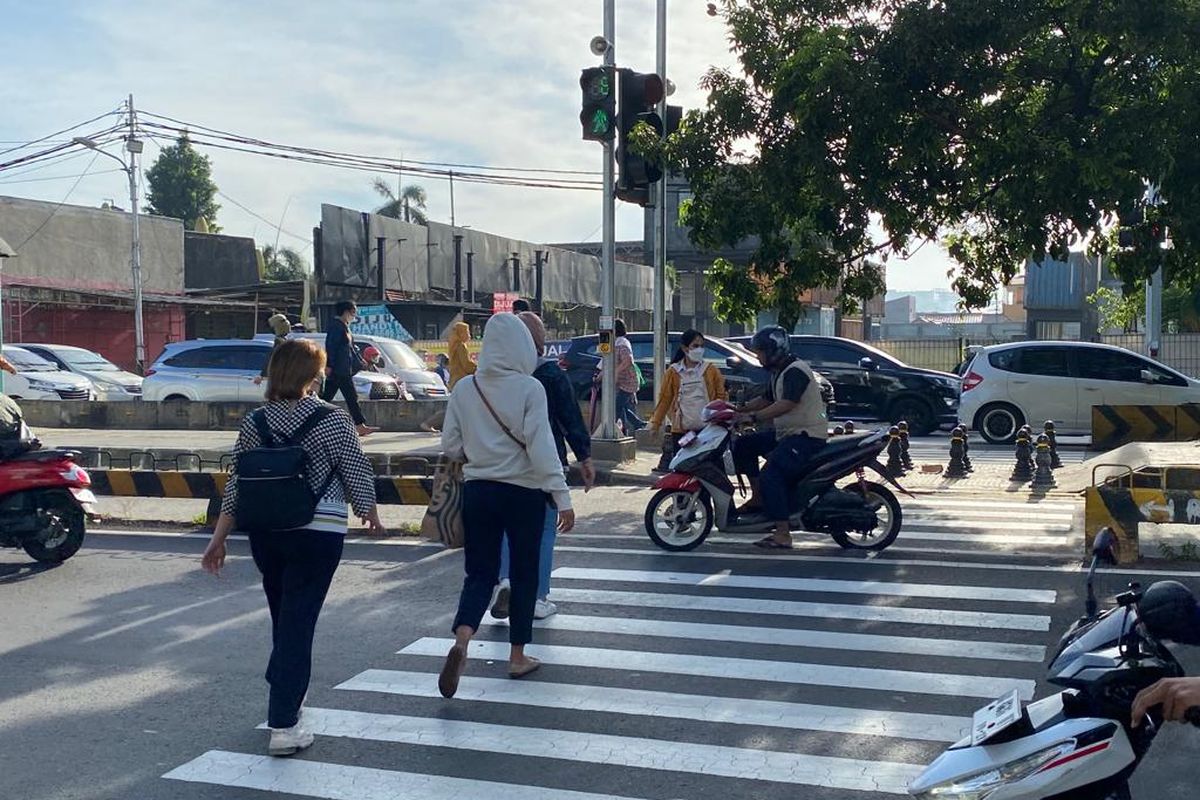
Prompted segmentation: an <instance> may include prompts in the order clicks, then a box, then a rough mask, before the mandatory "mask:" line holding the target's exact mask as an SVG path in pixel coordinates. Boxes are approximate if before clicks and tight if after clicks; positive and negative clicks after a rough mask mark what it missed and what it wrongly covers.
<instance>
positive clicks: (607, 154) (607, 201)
mask: <svg viewBox="0 0 1200 800" xmlns="http://www.w3.org/2000/svg"><path fill="white" fill-rule="evenodd" d="M616 36H617V11H616V0H604V38H605V40H606V41H607V42H608V46H607V47H606V48H605V50H604V66H606V67H615V66H616V64H617V55H616ZM603 149H604V154H603V158H604V193H603V195H604V206H603V216H602V220H603V224H602V227H603V233H602V234H601V235H602V245H601V253H600V255H601V264H600V274H601V288H600V303H601V311H600V331H599V332H600V339H601V343H603V341H604V338H605V333H607V334H608V342H609V350H608V352H607V353H603V352H602V353H601V354H600V359H601V361H600V363H601V364H602V368H603V369H602V373H601V384H600V418H601V420H602V423H601V426H600V438H601V439H608V440H613V439H616V438H617V425H616V417H617V372H616V343H615V338H616V337H615V336H614V335H613V317H614V315H615V314H616V313H617V312H616V306H617V295H616V254H615V253H614V247H615V241H616V213H617V209H616V202H617V200H616V195H615V192H616V175H615V169H614V164H615V161H614V158H613V141H612V140H611V139H609V140H606V141H605V142H604V148H603Z"/></svg>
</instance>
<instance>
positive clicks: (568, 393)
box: [492, 311, 596, 619]
mask: <svg viewBox="0 0 1200 800" xmlns="http://www.w3.org/2000/svg"><path fill="white" fill-rule="evenodd" d="M517 316H518V317H519V318H520V320H521V322H523V323H525V327H527V328H529V333H530V335H531V336H533V346H534V349H535V350H537V352H538V355H539V356H542V358H541V360H540V361H539V362H538V366H537V369H535V370H534V371H533V377H535V378H537V381H538V383H540V384H542V388H543V389H545V390H546V407H547V412H548V414H549V417H550V432H551V433H552V434H553V435H554V447H555V449H556V450H557V451H558V460H559V462H560V463H561V464H562V469H563V473H564V474H566V470H567V445H568V444H570V445H571V451H572V452H573V453H574V454H575V458H576V460H577V461H578V462H579V471H580V473H581V475H582V476H583V486H584V491H585V492H586V491H588V490H590V489H591V488H592V485H593V484H594V483H595V482H596V468H595V467H594V466H593V465H592V440H591V437H590V436H588V430H587V426H585V425H584V424H583V413H582V412H581V411H580V410H579V401H578V400H577V399H576V396H575V389H574V387H572V386H571V380H570V379H569V378H568V377H567V373H565V372H563V370H562V367H560V366H558V359H556V358H547V357H545V349H546V326H545V324H544V323H543V322H542V318H541V317H539V316H538V315H537V314H534V313H533V312H532V311H526V312H524V313H522V314H518V315H517ZM557 529H558V512H557V511H556V509H555V508H554V506H553V505H552V504H550V503H547V504H546V521H545V524H544V525H543V526H542V547H541V550H540V552H539V556H538V589H537V603H535V604H534V607H533V618H534V619H545V618H546V617H549V616H552V615H553V614H555V613H557V612H558V608H557V607H555V605H554V603H552V602H550V571H551V570H552V569H553V568H554V540H555V538H556V533H557ZM508 573H509V547H508V537H507V536H506V537H505V538H504V544H503V545H501V549H500V585H499V586H497V587H496V594H495V597H494V599H493V600H492V616H493V617H495V618H496V619H507V618H508V613H509V604H510V601H511V599H512V583H511V581H510V580H509V575H508Z"/></svg>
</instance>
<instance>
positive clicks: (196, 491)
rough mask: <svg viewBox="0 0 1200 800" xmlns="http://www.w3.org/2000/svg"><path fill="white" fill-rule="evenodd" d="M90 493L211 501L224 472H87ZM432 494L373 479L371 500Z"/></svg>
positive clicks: (419, 486) (415, 499) (421, 482)
mask: <svg viewBox="0 0 1200 800" xmlns="http://www.w3.org/2000/svg"><path fill="white" fill-rule="evenodd" d="M88 475H90V476H91V478H92V491H93V492H95V493H96V494H97V495H101V496H104V497H163V498H172V499H184V500H189V499H190V500H212V499H214V498H218V497H220V496H221V495H222V494H223V493H224V492H225V483H226V482H227V481H228V480H229V474H228V473H225V472H172V471H168V470H158V471H153V472H151V471H149V470H127V469H90V470H88ZM432 491H433V479H432V478H412V477H399V478H397V477H376V478H375V501H376V502H377V503H379V505H392V506H397V505H401V506H425V505H429V495H430V492H432Z"/></svg>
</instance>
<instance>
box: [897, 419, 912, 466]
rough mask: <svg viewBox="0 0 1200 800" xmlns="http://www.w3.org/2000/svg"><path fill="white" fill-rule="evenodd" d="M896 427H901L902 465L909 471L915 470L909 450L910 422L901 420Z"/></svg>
mask: <svg viewBox="0 0 1200 800" xmlns="http://www.w3.org/2000/svg"><path fill="white" fill-rule="evenodd" d="M896 427H897V428H899V429H900V465H901V466H903V467H904V469H905V470H906V471H908V472H912V470H913V460H912V455H911V454H910V453H909V452H908V423H907V422H903V421H901V422H899V423H897V424H896Z"/></svg>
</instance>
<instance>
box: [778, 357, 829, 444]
mask: <svg viewBox="0 0 1200 800" xmlns="http://www.w3.org/2000/svg"><path fill="white" fill-rule="evenodd" d="M792 369H798V370H800V371H801V372H803V373H804V374H805V375H807V376H808V387H807V388H806V389H805V390H804V394H802V395H801V396H800V402H799V403H796V405H795V406H794V407H793V408H792V410H791V411H789V412H787V413H786V414H781V415H779V416H778V417H776V418H775V420H774V422H775V435H776V436H778V437H779V438H780V439H782V438H783V437H785V436H795V435H796V434H800V433H807V434H808V435H809V436H811V437H812V438H814V439H820V440H821V441H825V440H826V439H828V438H829V419H828V418H827V417H826V414H825V401H824V400H822V399H821V385H820V384H819V383H817V376H816V375H814V374H813V371H812V368H811V367H809V366H808V364H806V363H804V362H803V361H801V360H799V359H797V360H795V361H793V362H792V363H791V364H788V365H787V367H785V368H784V369H783V370H781V371H780V373H779V374H778V375H776V376H775V399H776V400H778V399H780V398H781V397H783V376H784V375H786V374H787V372H788V370H792Z"/></svg>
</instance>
